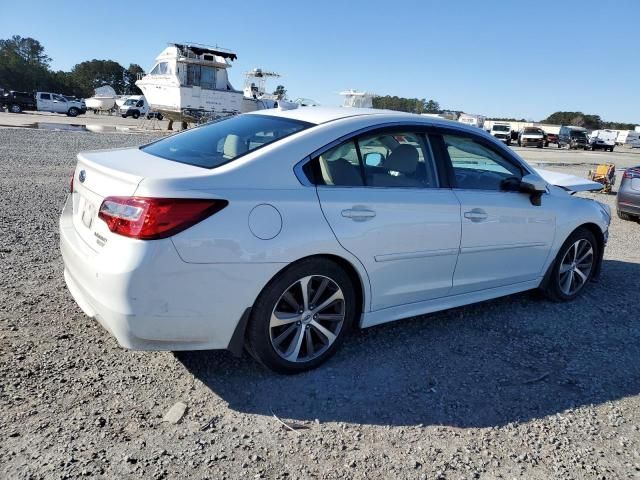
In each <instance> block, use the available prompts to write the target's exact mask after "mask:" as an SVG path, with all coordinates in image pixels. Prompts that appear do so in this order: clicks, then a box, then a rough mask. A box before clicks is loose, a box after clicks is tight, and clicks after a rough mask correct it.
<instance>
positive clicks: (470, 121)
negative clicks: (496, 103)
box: [458, 113, 486, 128]
mask: <svg viewBox="0 0 640 480" xmlns="http://www.w3.org/2000/svg"><path fill="white" fill-rule="evenodd" d="M485 119H486V117H485V116H484V115H471V114H469V113H461V114H460V116H459V117H458V121H459V122H461V123H465V124H467V125H471V126H473V127H478V128H483V127H484V121H485Z"/></svg>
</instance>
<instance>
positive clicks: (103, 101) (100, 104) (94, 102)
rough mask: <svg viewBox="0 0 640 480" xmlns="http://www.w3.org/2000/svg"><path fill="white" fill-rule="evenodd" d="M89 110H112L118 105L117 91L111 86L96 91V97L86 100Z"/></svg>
mask: <svg viewBox="0 0 640 480" xmlns="http://www.w3.org/2000/svg"><path fill="white" fill-rule="evenodd" d="M85 104H86V105H87V110H93V111H94V112H97V111H105V110H111V109H112V108H113V107H114V105H115V104H116V91H115V90H114V89H113V88H112V87H110V86H109V85H103V86H102V87H98V88H96V90H95V93H94V96H93V97H91V98H87V99H86V100H85Z"/></svg>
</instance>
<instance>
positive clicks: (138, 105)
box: [120, 95, 149, 118]
mask: <svg viewBox="0 0 640 480" xmlns="http://www.w3.org/2000/svg"><path fill="white" fill-rule="evenodd" d="M147 113H149V104H148V103H147V99H146V98H144V95H132V96H130V97H129V98H127V100H126V101H125V102H124V103H123V104H122V106H121V107H120V115H122V118H127V117H133V118H138V117H140V116H141V115H142V116H144V115H146V114H147Z"/></svg>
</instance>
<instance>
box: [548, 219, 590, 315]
mask: <svg viewBox="0 0 640 480" xmlns="http://www.w3.org/2000/svg"><path fill="white" fill-rule="evenodd" d="M599 258H600V257H599V250H598V243H597V242H596V239H595V237H594V235H593V233H591V232H590V231H589V230H587V229H586V228H582V227H581V228H578V229H577V230H576V231H575V232H573V233H572V234H571V235H569V238H567V240H566V241H565V242H564V244H563V245H562V247H561V248H560V251H559V252H558V255H557V256H556V260H555V262H554V265H553V268H552V270H551V274H550V276H549V278H548V280H547V285H546V286H545V287H544V289H543V290H544V293H545V294H546V295H547V297H549V298H550V299H551V300H553V301H556V302H566V301H569V300H573V299H574V298H576V297H577V296H578V294H579V293H580V292H581V291H582V290H583V289H584V287H585V285H586V284H587V282H589V280H591V278H592V277H593V274H594V272H595V270H596V267H597V262H598V259H599Z"/></svg>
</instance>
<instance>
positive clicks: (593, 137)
mask: <svg viewBox="0 0 640 480" xmlns="http://www.w3.org/2000/svg"><path fill="white" fill-rule="evenodd" d="M617 137H618V132H617V131H616V130H594V131H593V132H591V134H590V135H589V145H590V146H591V150H604V151H607V150H608V151H610V152H613V148H614V147H615V146H616V138H617Z"/></svg>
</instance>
